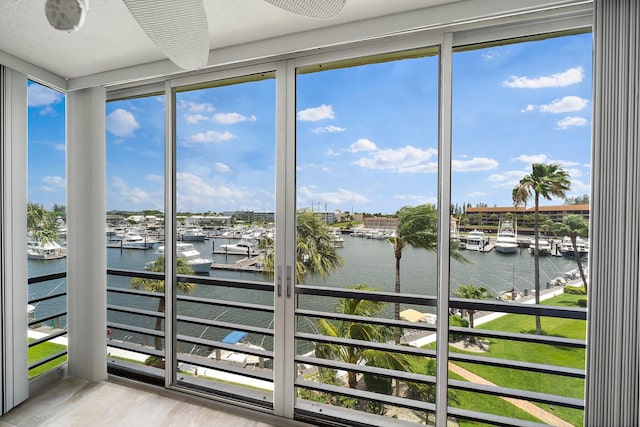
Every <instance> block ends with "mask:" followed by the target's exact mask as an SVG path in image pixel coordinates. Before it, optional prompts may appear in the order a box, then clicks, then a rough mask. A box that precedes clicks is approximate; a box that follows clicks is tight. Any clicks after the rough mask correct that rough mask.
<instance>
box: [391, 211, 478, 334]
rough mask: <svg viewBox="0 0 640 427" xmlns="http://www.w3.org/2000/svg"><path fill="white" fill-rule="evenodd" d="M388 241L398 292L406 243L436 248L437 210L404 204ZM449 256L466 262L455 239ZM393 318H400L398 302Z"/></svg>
mask: <svg viewBox="0 0 640 427" xmlns="http://www.w3.org/2000/svg"><path fill="white" fill-rule="evenodd" d="M389 243H390V244H391V248H392V249H393V255H394V256H395V258H396V281H395V292H396V293H400V259H401V258H402V251H403V250H404V248H405V247H406V246H407V245H411V246H413V247H416V248H422V249H426V250H428V251H436V250H437V249H438V210H437V209H436V207H435V206H434V205H431V204H425V205H419V206H415V207H411V206H404V207H402V208H401V209H400V211H398V225H397V227H396V231H395V233H394V235H393V236H391V237H390V238H389ZM450 253H451V256H452V257H453V258H454V259H455V260H457V261H461V262H468V261H467V259H466V258H465V257H464V256H462V254H460V252H458V250H457V248H456V244H455V241H453V240H452V241H451V242H450ZM394 312H395V319H396V320H400V303H395V307H394ZM399 333H400V331H398V332H397V333H396V343H398V342H400V335H399Z"/></svg>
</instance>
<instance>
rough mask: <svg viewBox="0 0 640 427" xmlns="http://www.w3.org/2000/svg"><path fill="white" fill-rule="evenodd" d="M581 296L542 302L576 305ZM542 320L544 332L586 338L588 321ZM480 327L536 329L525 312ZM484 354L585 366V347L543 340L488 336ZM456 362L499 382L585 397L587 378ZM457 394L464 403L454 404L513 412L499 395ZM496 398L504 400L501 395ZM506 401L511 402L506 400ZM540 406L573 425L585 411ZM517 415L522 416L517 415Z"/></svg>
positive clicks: (495, 411) (492, 410) (577, 422)
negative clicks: (526, 341)
mask: <svg viewBox="0 0 640 427" xmlns="http://www.w3.org/2000/svg"><path fill="white" fill-rule="evenodd" d="M581 298H584V296H580V295H566V294H563V295H560V296H558V297H555V298H552V299H550V300H547V301H543V304H547V305H556V306H566V307H577V300H578V299H581ZM541 321H542V329H543V332H544V334H545V335H551V336H562V337H566V338H577V339H585V335H586V322H585V321H581V320H566V319H553V318H542V319H541ZM479 328H482V329H489V330H499V331H508V332H524V333H534V332H535V318H534V317H532V316H526V315H507V316H503V317H501V318H499V319H496V320H493V321H491V322H487V323H485V324H482V325H480V326H479ZM450 351H451V352H458V353H468V352H465V351H461V350H459V349H457V348H454V347H450ZM483 355H485V356H487V357H495V358H500V359H510V360H518V361H527V362H534V363H545V364H551V365H557V366H565V367H572V368H579V369H584V366H585V350H584V349H574V348H567V347H561V346H551V345H543V344H531V343H519V342H512V341H508V340H500V339H493V338H492V339H489V351H488V352H486V353H483ZM457 364H458V365H460V366H462V367H464V368H465V369H468V370H469V371H471V372H474V373H475V374H477V375H480V376H481V377H483V378H485V379H487V380H489V381H491V382H493V383H495V384H497V385H500V386H504V387H510V388H516V389H521V390H530V391H537V392H542V393H549V394H555V395H560V396H567V397H574V398H579V399H582V398H583V397H584V380H580V379H575V378H565V377H561V376H556V375H549V374H539V373H533V372H528V371H522V370H516V369H505V368H498V367H492V366H482V365H476V364H472V363H457ZM450 375H451V377H452V378H454V376H453V374H450ZM458 394H459V396H460V400H461V404H460V405H455V404H454V405H452V406H457V407H462V408H465V409H472V410H478V411H482V412H488V413H494V414H500V415H508V416H511V415H509V413H508V412H507V411H504V410H503V408H501V407H499V406H498V404H497V403H496V398H494V397H491V396H485V395H481V394H476V393H458ZM497 400H498V401H502V399H497ZM502 402H504V401H502ZM504 403H505V404H507V405H510V404H508V403H506V402H504ZM510 406H513V405H510ZM538 406H540V407H541V408H543V409H546V410H548V411H549V412H552V413H554V414H555V415H556V416H558V417H560V418H562V419H564V420H566V421H568V422H570V423H571V424H573V425H582V424H583V413H582V411H579V410H574V409H567V408H562V407H557V406H556V407H554V408H549V406H548V405H538ZM516 418H522V417H521V416H516ZM522 419H528V418H522ZM461 425H464V426H467V425H472V426H474V425H477V424H475V423H471V424H467V423H466V422H464V421H463V422H461Z"/></svg>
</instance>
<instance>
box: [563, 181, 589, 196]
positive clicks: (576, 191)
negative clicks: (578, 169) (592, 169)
mask: <svg viewBox="0 0 640 427" xmlns="http://www.w3.org/2000/svg"><path fill="white" fill-rule="evenodd" d="M590 191H591V187H590V185H589V184H588V183H587V184H585V183H584V182H582V181H580V180H577V179H572V180H571V194H568V196H581V195H583V194H589V192H590Z"/></svg>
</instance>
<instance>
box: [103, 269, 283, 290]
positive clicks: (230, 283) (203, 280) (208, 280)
mask: <svg viewBox="0 0 640 427" xmlns="http://www.w3.org/2000/svg"><path fill="white" fill-rule="evenodd" d="M107 275H111V276H121V277H140V278H144V279H154V280H164V273H156V272H150V271H140V270H125V269H113V268H108V269H107ZM177 278H178V281H180V282H189V283H197V284H200V285H214V286H222V287H227V288H238V289H251V290H256V291H264V292H273V289H274V285H273V283H268V282H259V281H250V280H242V281H240V280H232V279H220V278H213V277H203V276H189V275H184V274H178V275H177Z"/></svg>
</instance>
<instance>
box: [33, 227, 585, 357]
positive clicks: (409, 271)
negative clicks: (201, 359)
mask: <svg viewBox="0 0 640 427" xmlns="http://www.w3.org/2000/svg"><path fill="white" fill-rule="evenodd" d="M344 239H345V241H344V247H342V248H338V249H337V251H338V253H339V254H340V255H341V256H342V258H343V259H344V266H343V267H342V268H340V269H339V270H337V271H334V272H332V273H331V274H330V275H328V276H327V277H325V278H322V277H319V276H307V277H305V281H304V284H305V285H318V286H330V287H341V288H344V287H347V286H349V285H356V284H365V285H367V286H368V287H370V288H374V289H377V290H380V291H389V292H393V291H394V287H395V257H394V254H393V250H392V248H391V245H390V244H389V243H388V241H386V240H376V239H366V238H360V237H351V236H345V238H344ZM229 242H230V241H229V239H225V238H213V239H211V240H207V241H205V242H195V243H194V246H195V247H196V249H197V250H198V251H199V252H200V253H201V255H202V257H212V258H213V260H214V262H215V263H225V264H233V263H235V262H236V261H238V260H240V259H242V258H244V256H243V255H225V254H219V253H218V254H212V250H213V249H218V248H220V245H222V244H225V243H229ZM231 242H232V243H233V240H232V241H231ZM154 252H155V249H148V250H133V249H118V248H108V249H107V266H108V268H113V269H127V270H140V271H142V270H144V266H145V264H146V263H147V262H149V261H152V260H154V259H155V258H156V255H155V253H154ZM461 253H462V255H464V257H465V258H466V259H467V260H468V263H460V262H458V261H455V260H453V259H452V260H451V262H450V277H451V289H455V288H456V287H458V286H460V285H466V284H471V285H477V286H484V287H485V288H487V289H488V290H490V291H491V292H493V293H494V294H496V295H497V294H498V293H499V292H502V291H508V290H511V289H515V290H516V291H518V292H519V293H521V294H524V293H526V292H530V291H531V290H532V289H533V288H534V284H533V280H534V260H533V256H532V255H531V254H529V253H528V251H527V250H526V249H521V251H520V252H518V253H515V254H501V253H499V252H496V251H492V252H489V253H480V252H474V251H464V250H463V251H461ZM585 264H586V263H585ZM65 265H66V261H65V260H64V259H61V260H51V261H38V260H29V276H30V277H32V276H38V275H43V274H48V273H53V272H58V271H64V269H65ZM575 268H576V263H575V261H574V260H572V259H568V258H562V257H554V256H546V257H541V258H540V271H541V273H540V276H541V278H540V281H541V287H542V288H544V287H545V286H546V283H547V282H548V281H550V280H552V279H554V278H556V277H559V276H562V275H563V274H564V273H566V272H568V271H570V270H574V269H575ZM400 271H401V272H400V277H401V289H402V292H403V293H408V294H417V295H426V296H435V295H436V283H437V255H436V253H435V252H429V251H426V250H424V249H417V248H413V247H406V248H405V250H404V251H403V255H402V258H401V268H400ZM209 275H210V276H212V277H216V278H226V279H237V280H251V281H267V282H272V281H273V278H272V277H271V276H270V275H268V274H263V273H257V272H246V271H232V270H223V269H212V270H211V271H210V273H209ZM108 285H109V287H122V288H130V287H131V278H127V277H114V276H109V277H108ZM65 286H66V281H65V280H64V279H62V280H54V281H50V282H45V283H41V284H36V285H31V286H30V287H29V297H30V298H33V297H36V296H43V295H46V294H52V293H56V292H60V291H63V290H64V289H65ZM192 295H193V296H196V297H203V298H209V299H218V300H231V301H239V302H249V303H252V304H264V305H268V306H271V305H273V295H272V294H271V293H267V292H253V291H251V292H250V293H249V292H247V291H246V290H239V289H230V288H226V287H223V286H208V285H198V286H196V287H195V289H194V292H193V294H192ZM125 298H130V297H126V296H122V295H111V294H109V299H108V303H109V304H116V305H120V304H122V305H127V304H126V301H124V299H125ZM248 299H249V300H248ZM334 302H335V301H331V302H330V301H329V300H326V299H325V300H323V299H321V298H307V299H300V300H299V304H300V306H301V307H303V308H308V309H318V310H326V311H332V307H331V304H333V303H334ZM129 304H130V301H129ZM389 306H390V305H389ZM137 308H143V309H148V310H155V309H157V301H153V300H151V299H148V298H147V299H141V300H140V303H139V306H137ZM404 308H414V307H409V306H408V307H403V309H404ZM415 308H416V309H418V310H421V311H428V310H425V309H424V307H415ZM62 310H64V303H63V302H61V301H56V300H54V301H51V302H43V303H41V304H38V305H37V306H36V318H41V317H44V316H46V315H47V314H50V313H55V312H58V311H62ZM178 310H179V314H182V315H186V316H192V317H199V318H203V319H212V320H213V319H216V318H220V320H223V321H225V322H231V323H234V322H237V323H240V324H249V325H254V326H261V327H270V326H271V325H270V324H271V316H269V315H268V314H261V313H255V312H251V311H248V310H239V309H225V308H222V307H211V306H207V305H196V304H183V305H179V307H178ZM390 310H391V307H388V310H387V311H390ZM388 314H391V313H388ZM109 320H110V321H117V322H122V323H127V322H134V323H135V322H137V323H138V324H139V323H147V322H149V319H144V320H143V319H136V318H135V316H133V315H127V314H121V313H117V315H116V316H115V317H112V316H111V314H110V318H109ZM56 326H62V325H56ZM145 326H147V327H151V328H153V324H152V323H149V325H145ZM193 328H195V330H194V329H193ZM179 333H187V334H189V335H191V336H202V337H203V338H209V339H221V338H222V336H221V335H220V334H222V333H223V331H217V332H216V331H210V330H207V329H206V328H204V329H203V328H202V327H187V329H185V330H183V331H179ZM120 338H122V337H120ZM127 338H128V339H131V338H132V337H130V336H128V337H127ZM260 341H261V342H259V344H260V343H263V344H265V343H264V341H262V338H260ZM145 344H150V343H145ZM268 344H269V343H267V345H265V347H268Z"/></svg>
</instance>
